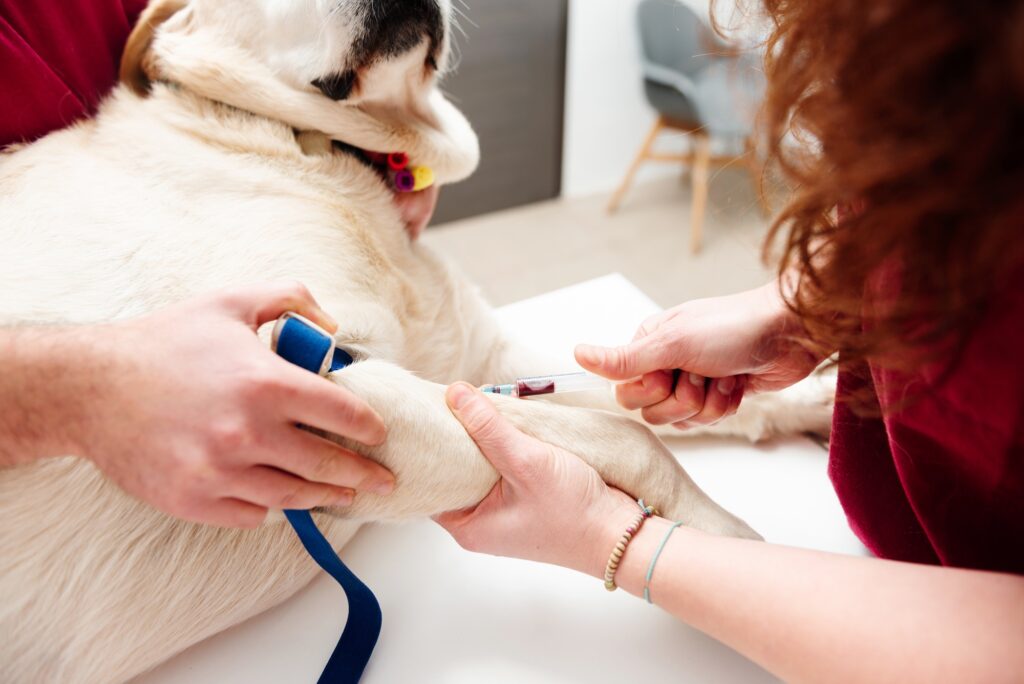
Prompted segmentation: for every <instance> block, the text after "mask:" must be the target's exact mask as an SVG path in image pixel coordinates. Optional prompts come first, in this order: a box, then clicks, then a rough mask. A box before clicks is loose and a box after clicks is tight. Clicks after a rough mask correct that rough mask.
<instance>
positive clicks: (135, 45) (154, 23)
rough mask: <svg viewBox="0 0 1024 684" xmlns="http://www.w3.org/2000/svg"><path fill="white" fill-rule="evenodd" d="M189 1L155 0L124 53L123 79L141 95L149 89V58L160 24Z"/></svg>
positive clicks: (150, 4)
mask: <svg viewBox="0 0 1024 684" xmlns="http://www.w3.org/2000/svg"><path fill="white" fill-rule="evenodd" d="M187 4H188V0H153V1H152V2H150V3H149V6H148V7H147V8H146V10H145V11H144V12H143V13H142V16H140V17H139V21H138V23H136V24H135V29H134V30H133V31H132V34H131V36H129V37H128V43H127V44H126V45H125V47H124V53H123V54H122V55H121V82H122V83H124V84H126V85H127V86H128V87H129V88H131V89H132V90H133V91H135V93H136V94H138V95H145V94H146V93H148V92H149V84H150V75H149V73H148V72H147V69H146V58H147V56H148V55H149V48H150V47H151V46H152V44H153V35H154V34H155V33H156V30H157V29H158V28H160V25H161V24H163V23H164V22H165V21H167V20H168V19H170V18H171V17H173V16H174V15H175V14H177V13H178V12H179V11H181V10H182V9H184V8H185V6H186V5H187Z"/></svg>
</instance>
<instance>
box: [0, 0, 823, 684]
mask: <svg viewBox="0 0 1024 684" xmlns="http://www.w3.org/2000/svg"><path fill="white" fill-rule="evenodd" d="M450 13H451V8H450V6H449V0H400V1H399V0H394V1H391V2H383V1H381V0H304V1H302V2H300V1H298V0H154V2H153V3H151V5H150V7H149V9H148V10H147V11H146V13H145V14H144V16H143V17H142V20H141V22H140V24H139V27H138V28H137V29H136V31H135V33H134V34H133V35H132V37H131V40H130V42H129V45H128V48H127V50H126V53H125V59H124V63H123V69H122V76H123V81H124V83H123V85H122V86H120V87H119V88H118V89H117V90H116V91H115V92H114V93H113V94H112V95H111V96H110V98H109V99H108V100H107V101H106V102H105V103H104V104H103V106H102V108H101V111H100V112H99V115H98V116H97V117H95V119H93V120H91V121H88V122H85V123H81V124H78V125H76V126H74V127H72V128H70V129H67V130H64V131H60V132H57V133H53V134H51V135H49V136H48V137H46V138H44V139H42V140H40V141H38V142H36V143H34V144H32V145H29V146H26V147H22V148H20V149H16V150H12V151H10V152H9V153H8V154H5V155H3V156H2V157H0V241H2V242H0V244H2V251H0V293H2V298H0V324H11V323H34V322H48V321H60V322H64V323H68V322H70V323H91V322H97V321H108V320H113V319H118V318H123V317H130V316H135V315H138V314H142V313H145V312H147V311H149V310H151V309H153V308H157V307H161V306H164V305H167V304H170V303H172V302H175V301H178V300H180V299H182V298H185V297H188V296H191V295H196V294H199V293H202V292H205V291H208V290H211V289H214V288H220V287H224V286H227V285H237V284H244V283H249V282H253V281H258V280H267V279H279V278H291V279H295V280H297V281H301V282H303V283H305V284H306V285H307V286H308V287H309V288H310V290H311V291H312V293H313V295H314V296H315V297H316V298H317V300H319V302H320V303H321V304H322V305H323V306H324V308H325V309H326V310H327V311H328V312H329V313H330V314H331V315H332V316H333V317H334V318H336V319H337V320H338V321H341V322H342V328H341V332H339V334H338V342H339V344H340V345H342V346H344V347H346V348H347V349H349V350H352V352H353V354H354V356H355V357H356V358H357V359H358V360H359V362H357V363H355V364H354V365H352V366H350V367H349V368H347V369H345V370H343V371H340V372H337V373H335V374H333V375H332V376H331V380H332V381H334V382H336V383H339V384H343V385H345V386H347V387H349V388H350V389H352V390H353V391H354V392H355V393H357V394H358V395H359V396H361V397H363V398H364V399H365V400H366V401H368V402H369V403H370V404H371V405H372V406H373V407H374V408H375V409H376V410H377V411H378V412H379V413H380V415H381V416H382V417H383V419H384V420H385V422H386V423H387V425H388V427H389V438H388V440H387V442H386V444H385V445H384V446H382V447H379V448H372V449H371V448H365V447H362V446H361V445H356V444H348V445H347V446H349V447H351V448H353V449H356V450H359V451H360V452H361V453H364V454H367V455H369V456H370V457H372V458H373V459H375V460H377V461H379V462H380V463H383V464H384V465H386V466H387V467H388V468H390V469H391V470H392V471H394V473H395V474H396V476H397V482H398V486H397V488H396V490H395V492H394V493H393V494H392V495H391V496H388V497H383V498H382V497H377V496H374V495H371V494H363V493H360V494H359V495H358V496H357V498H356V501H355V503H354V505H353V506H352V507H351V509H346V510H344V511H331V510H324V511H321V512H320V513H319V515H318V519H319V522H320V523H321V526H322V528H323V530H324V532H325V534H326V535H327V537H328V539H329V540H330V541H331V542H332V543H333V544H334V546H335V547H336V548H340V547H341V546H343V545H344V544H345V542H346V541H347V540H348V539H349V538H351V536H352V535H353V534H354V533H355V531H356V529H357V528H358V526H359V524H360V522H362V521H367V520H399V519H405V518H412V517H422V516H428V515H432V514H436V513H439V512H442V511H446V510H451V509H456V508H461V507H465V506H468V505H471V504H474V503H476V502H477V501H479V500H480V499H481V498H482V497H483V496H484V495H485V494H486V493H487V492H488V491H489V490H490V488H491V487H492V486H493V484H494V483H495V481H496V477H497V476H496V474H495V472H494V471H493V469H492V468H491V467H490V466H489V464H488V463H487V461H486V460H485V459H484V458H483V457H482V456H481V455H480V453H479V452H478V451H477V449H476V447H475V445H474V444H473V442H472V441H471V440H470V439H469V438H468V437H467V435H466V434H465V432H464V430H463V429H462V427H461V426H460V425H459V424H458V423H457V422H456V421H455V420H454V418H453V417H452V416H451V415H450V413H449V411H448V409H447V408H446V406H445V403H444V400H443V385H441V384H437V383H448V382H451V381H454V380H457V379H464V380H468V381H470V382H472V383H476V384H479V383H483V382H486V381H491V380H494V379H497V378H509V377H515V376H519V375H524V374H528V373H530V372H537V371H542V372H543V371H547V370H549V369H548V368H544V367H537V366H536V365H533V363H534V362H532V361H531V360H530V359H529V358H528V357H527V355H526V354H524V353H522V352H521V351H520V350H519V349H517V348H516V347H515V345H512V344H510V343H509V342H507V341H506V340H505V339H504V338H503V336H502V332H501V331H500V330H499V329H498V327H497V326H496V324H495V322H494V321H493V320H492V318H491V316H490V313H489V311H488V307H487V306H486V304H485V303H484V302H483V301H482V300H481V298H480V297H479V296H478V295H477V293H476V291H475V290H474V288H473V287H471V286H470V285H469V284H468V283H467V282H466V281H465V280H464V279H462V278H461V277H460V276H459V275H458V274H456V273H454V272H453V271H452V269H451V268H449V267H448V266H446V265H445V264H444V263H443V262H442V261H440V260H439V259H438V258H437V257H436V256H435V255H434V254H432V253H431V252H430V251H429V250H428V249H426V248H425V247H424V246H423V245H420V244H416V243H412V242H410V240H409V239H408V237H407V235H406V233H405V231H404V229H403V224H402V221H401V219H400V216H399V214H398V211H397V210H396V208H395V205H394V202H393V198H392V193H391V191H390V190H389V189H388V188H387V187H386V186H385V184H384V183H383V182H382V181H381V179H380V177H379V176H378V175H377V173H376V172H374V171H372V170H371V169H369V168H367V167H366V166H365V165H364V164H363V163H362V162H361V161H360V160H359V159H358V158H357V157H356V156H355V155H353V154H351V153H349V152H345V151H342V150H340V149H339V146H337V145H334V144H333V143H332V141H339V142H343V143H346V144H347V145H349V146H351V148H359V149H362V150H372V151H403V152H407V153H408V154H409V156H410V157H411V159H412V160H413V161H414V162H415V163H417V164H423V165H427V166H430V167H432V168H433V169H434V171H435V173H436V176H437V179H438V181H439V182H442V183H446V182H452V181H456V180H459V179H461V178H464V177H466V176H467V175H469V174H470V173H471V172H472V171H473V169H474V167H475V165H476V163H477V157H478V148H477V141H476V138H475V136H474V133H473V131H472V129H471V127H470V126H469V124H468V123H467V122H466V120H465V119H464V118H463V116H462V115H461V114H460V113H459V112H458V111H457V110H456V109H455V108H454V107H453V106H452V105H451V104H450V103H449V102H448V101H447V100H446V99H445V98H444V97H443V96H442V94H441V93H440V91H439V90H438V89H437V79H438V76H439V73H441V72H443V70H444V68H445V65H446V63H447V60H448V52H449V37H448V22H449V15H450ZM351 148H348V149H351ZM264 332H265V331H264ZM161 362H162V363H172V364H173V359H163V360H161ZM498 401H499V406H500V408H501V410H502V411H503V412H504V413H505V414H507V415H508V416H509V417H510V418H511V419H512V420H513V421H514V422H515V423H516V424H517V425H519V426H520V427H521V428H523V429H524V430H525V431H527V432H528V433H530V434H533V435H536V436H538V437H540V438H541V439H544V440H547V441H549V442H552V443H554V444H557V445H561V446H564V447H566V448H569V449H571V450H572V451H574V452H575V453H578V454H580V455H581V456H582V457H584V458H585V459H586V460H587V461H588V462H590V463H591V464H592V465H594V466H595V467H596V468H597V469H598V470H599V471H600V472H601V474H602V475H603V477H604V478H605V479H606V480H608V481H609V482H610V483H612V484H614V485H616V486H618V487H621V488H622V489H624V490H626V491H627V492H630V493H632V494H634V495H641V496H643V497H645V498H646V499H647V500H648V501H650V502H651V503H653V504H655V505H657V506H658V507H659V508H660V509H661V510H662V511H664V512H665V514H666V515H668V516H669V517H672V518H674V519H678V520H684V521H686V522H687V523H688V524H690V525H693V526H695V527H698V528H701V529H703V530H707V531H709V532H713V533H719V534H730V535H739V536H747V537H753V536H756V535H755V534H754V533H753V531H752V530H750V528H749V527H747V526H746V525H745V524H744V523H743V522H742V521H740V520H738V519H737V518H735V517H733V516H732V515H730V514H729V513H727V512H726V511H724V510H722V509H721V508H720V507H719V506H717V505H716V504H715V503H714V502H712V501H711V500H710V499H709V498H708V497H707V496H706V495H705V494H704V493H703V492H702V491H701V490H700V489H699V488H698V487H697V486H696V485H695V484H694V483H693V482H692V481H691V480H690V479H689V478H688V477H687V475H686V474H685V473H684V472H683V470H682V468H681V467H680V466H679V465H678V464H677V463H676V461H675V460H674V459H673V458H672V456H671V455H670V453H669V452H668V451H667V450H666V449H665V448H664V446H663V445H662V444H661V442H660V441H659V440H658V439H657V438H656V437H655V436H654V435H653V434H652V433H651V432H650V431H649V430H648V429H647V428H646V427H644V426H642V425H640V424H639V423H637V422H634V421H633V420H631V419H629V418H627V417H624V416H618V415H613V414H612V413H608V412H602V411H595V410H591V409H586V408H578V407H569V406H561V405H555V404H551V403H543V402H527V401H516V400H500V399H499V400H498ZM595 401H601V402H604V404H605V405H607V406H608V407H611V404H610V402H609V401H608V399H607V398H600V399H599V400H595ZM770 401H781V402H783V403H780V404H771V403H770ZM770 401H768V402H765V401H762V402H761V403H758V402H756V401H755V402H751V403H750V405H749V406H748V407H745V408H744V409H743V410H742V411H741V412H740V415H739V416H737V417H734V418H733V419H730V421H726V422H725V423H724V424H723V427H722V428H721V430H723V431H731V432H734V433H745V434H749V435H750V436H752V437H760V436H764V435H766V434H770V433H772V432H774V431H778V430H802V429H808V428H820V427H821V426H822V425H821V423H822V420H823V419H825V417H827V414H828V411H827V407H821V406H817V405H816V406H813V407H810V408H809V409H808V410H806V411H803V412H801V410H796V411H794V405H787V404H785V402H784V400H781V399H778V400H770ZM812 403H813V402H812ZM140 457H144V455H143V454H140ZM316 572H317V568H316V566H315V565H314V564H313V563H312V562H311V560H310V559H309V557H308V556H307V555H306V554H305V552H304V551H303V550H302V549H301V547H300V546H299V543H298V541H297V540H296V539H295V537H294V535H293V534H292V532H291V530H290V528H289V527H288V525H287V524H286V523H285V522H284V521H283V518H282V517H280V516H277V517H274V518H272V519H268V521H267V522H266V523H265V524H264V525H263V526H262V527H260V528H259V529H256V530H248V531H240V530H228V529H216V528H212V527H203V526H200V525H195V524H190V523H185V522H181V521H178V520H175V519H171V518H170V517H168V516H165V515H163V514H161V513H159V512H158V511H156V510H154V509H152V508H150V507H148V506H146V505H144V504H142V503H140V502H138V501H135V500H134V499H132V498H130V497H128V496H127V495H125V494H123V493H122V492H121V491H120V490H119V489H118V488H116V487H115V486H114V485H113V484H111V483H110V482H108V481H106V480H105V479H104V478H103V476H102V475H101V474H100V473H99V472H98V471H97V470H96V469H95V468H94V467H93V466H92V465H91V464H89V463H87V462H85V461H83V460H79V459H76V458H71V457H68V458H63V459H53V460H48V461H44V462H37V463H34V464H31V465H27V466H23V467H17V468H10V469H7V470H3V471H0V634H2V635H3V636H2V638H0V673H2V674H0V678H2V679H3V680H4V681H10V682H27V681H47V682H76V683H81V682H104V683H108V682H119V681H124V680H126V679H129V678H131V677H132V676H134V675H136V674H139V673H141V672H143V671H145V670H147V669H149V668H151V667H153V666H155V665H157V664H158V663H160V662H162V661H164V660H166V659H167V658H169V657H170V656H172V655H174V654H175V653H178V652H179V651H181V650H182V649H184V648H186V647H188V646H189V645H191V644H194V643H196V642H197V641H200V640H201V639H204V638H206V637H208V636H210V635H212V634H214V633H216V632H219V631H221V630H223V629H225V628H227V627H229V626H231V625H234V624H237V623H239V622H240V621H242V620H244V619H246V618H248V617H250V616H252V615H254V614H256V613H259V612H261V611H263V610H266V609H267V608H269V607H270V606H273V605H275V604H276V603H279V602H280V601H282V600H284V599H285V598H287V597H288V596H289V595H291V594H293V593H294V592H295V591H296V590H298V589H299V588H300V587H302V586H303V585H304V584H306V583H307V582H308V581H309V580H310V579H311V578H312V577H313V575H314V574H315V573H316Z"/></svg>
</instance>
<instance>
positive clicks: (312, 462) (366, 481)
mask: <svg viewBox="0 0 1024 684" xmlns="http://www.w3.org/2000/svg"><path fill="white" fill-rule="evenodd" d="M287 434H288V436H287V438H286V439H285V440H282V441H281V442H280V443H279V444H274V445H273V446H274V448H273V450H272V451H273V453H274V457H273V459H272V460H271V461H270V462H269V463H267V465H272V466H274V467H276V468H279V469H281V470H284V471H287V472H289V473H292V474H294V475H298V476H299V477H301V478H303V479H305V480H308V481H309V482H317V483H322V484H326V485H334V486H336V487H345V488H352V489H357V490H359V491H365V492H373V493H374V494H381V495H387V494H390V493H391V492H392V491H393V490H394V488H395V476H394V475H392V474H391V472H390V471H388V470H387V468H385V467H384V466H382V465H380V464H378V463H375V462H374V461H371V460H370V459H368V458H365V457H363V456H360V455H359V454H357V453H355V452H354V451H350V450H348V449H346V448H344V447H342V446H341V445H339V444H335V443H334V442H331V441H329V440H326V439H324V438H322V437H319V436H318V435H314V434H313V433H311V432H307V431H305V430H300V429H298V428H292V427H289V428H288V433H287Z"/></svg>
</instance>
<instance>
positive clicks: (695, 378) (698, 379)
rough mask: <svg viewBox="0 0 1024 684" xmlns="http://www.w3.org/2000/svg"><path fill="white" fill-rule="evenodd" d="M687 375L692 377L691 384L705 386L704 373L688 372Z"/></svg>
mask: <svg viewBox="0 0 1024 684" xmlns="http://www.w3.org/2000/svg"><path fill="white" fill-rule="evenodd" d="M687 377H689V378H690V384H691V385H693V386H694V387H703V386H704V376H703V375H697V374H696V373H688V374H687Z"/></svg>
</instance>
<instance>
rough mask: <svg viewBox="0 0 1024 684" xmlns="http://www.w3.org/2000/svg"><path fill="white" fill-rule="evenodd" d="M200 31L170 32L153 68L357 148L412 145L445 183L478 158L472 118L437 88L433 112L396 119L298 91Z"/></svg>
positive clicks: (204, 92) (430, 103) (202, 92)
mask: <svg viewBox="0 0 1024 684" xmlns="http://www.w3.org/2000/svg"><path fill="white" fill-rule="evenodd" d="M198 34H201V31H196V32H192V33H189V34H176V33H169V34H167V35H164V36H162V38H161V40H159V41H157V43H156V44H155V45H154V47H153V53H152V60H153V62H152V65H151V68H152V69H153V71H154V72H155V73H156V74H158V75H159V78H160V79H161V80H164V81H167V82H170V83H174V84H178V86H179V87H181V88H183V89H186V90H188V91H189V92H191V93H194V94H196V95H198V96H201V97H203V98H206V99H208V100H212V101H214V102H219V103H222V104H225V105H229V106H231V107H234V108H236V109H240V110H242V111H245V112H250V113H252V114H255V115H257V116H260V117H264V118H267V119H272V120H277V121H280V122H282V123H285V124H287V125H288V126H290V127H292V128H294V129H295V130H299V131H319V132H322V133H323V134H324V135H326V136H327V137H328V138H329V139H331V140H337V141H340V142H343V143H346V144H348V145H351V146H353V147H355V148H359V149H363V150H374V151H381V152H406V153H407V154H408V155H409V156H410V157H411V158H412V159H415V160H416V161H417V163H420V164H423V165H425V166H429V167H431V168H432V169H433V170H434V173H435V175H436V177H437V180H438V182H439V183H450V182H454V181H457V180H461V179H463V178H465V177H466V176H468V175H469V174H470V173H472V172H473V170H474V169H475V168H476V164H477V162H478V160H479V144H478V142H477V139H476V135H475V134H474V133H473V130H472V128H471V127H470V125H469V122H467V121H466V119H465V117H463V115H462V113H461V112H459V111H458V110H457V109H456V108H455V107H454V106H452V104H451V103H450V102H448V101H447V100H446V99H445V98H444V96H443V95H442V94H441V93H440V91H438V90H437V89H436V88H435V89H433V90H431V92H430V93H429V95H428V96H427V97H426V99H425V101H424V106H425V108H426V109H427V110H428V115H427V116H417V117H410V118H409V119H407V120H405V119H403V120H389V119H386V118H385V116H384V114H383V113H380V112H375V113H374V114H371V113H370V108H368V107H361V106H358V105H352V104H348V103H341V102H334V101H332V100H330V99H328V98H326V97H324V96H323V95H321V94H319V93H313V92H301V91H297V90H295V89H293V88H291V87H289V86H287V85H286V84H284V83H282V82H281V81H280V80H278V79H277V78H276V77H275V76H274V74H273V73H271V72H270V70H269V69H268V68H266V67H265V66H263V65H261V64H259V63H255V62H253V61H252V60H250V59H247V57H246V55H244V54H243V53H241V52H240V51H237V50H235V49H233V48H230V47H227V48H224V47H220V48H216V49H214V50H211V49H210V45H215V44H216V43H215V41H210V40H203V39H202V36H200V35H198Z"/></svg>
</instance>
